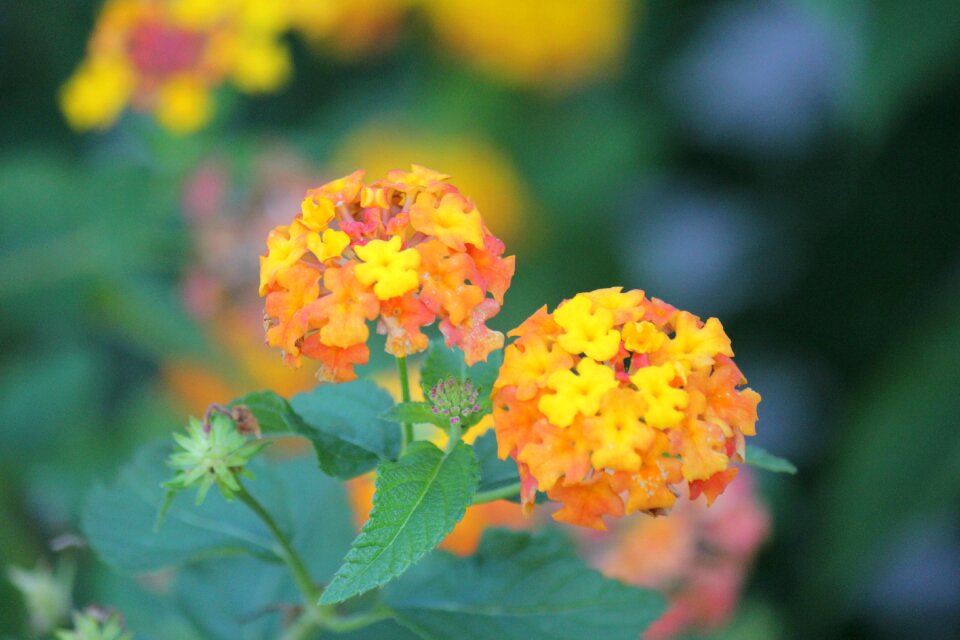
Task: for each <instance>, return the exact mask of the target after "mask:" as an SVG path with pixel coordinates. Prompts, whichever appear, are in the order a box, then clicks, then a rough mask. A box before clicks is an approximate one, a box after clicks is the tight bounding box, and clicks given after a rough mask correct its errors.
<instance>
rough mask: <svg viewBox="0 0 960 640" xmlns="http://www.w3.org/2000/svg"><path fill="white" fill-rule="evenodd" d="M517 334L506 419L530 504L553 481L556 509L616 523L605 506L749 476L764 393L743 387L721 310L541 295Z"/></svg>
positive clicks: (601, 293)
mask: <svg viewBox="0 0 960 640" xmlns="http://www.w3.org/2000/svg"><path fill="white" fill-rule="evenodd" d="M510 335H511V336H516V338H517V340H516V341H515V342H514V343H513V344H511V345H510V346H509V347H507V349H506V351H505V353H504V363H503V367H502V368H501V370H500V376H499V378H498V379H497V381H496V383H495V385H494V396H493V403H494V421H495V424H496V432H497V441H498V447H499V454H500V456H501V457H502V458H506V457H507V456H512V457H513V458H514V459H515V460H516V462H517V465H518V468H519V471H520V476H521V484H522V489H521V499H522V502H523V504H524V505H525V508H526V509H528V510H529V509H531V508H532V507H533V504H534V500H535V498H536V493H537V491H542V492H545V493H546V494H547V496H548V497H549V498H550V499H552V500H554V501H557V502H561V503H563V507H562V508H561V509H559V510H558V511H557V512H556V513H555V514H554V518H555V519H557V520H560V521H563V522H568V523H571V524H578V525H583V526H587V527H592V528H595V529H605V528H606V527H605V524H604V521H603V517H604V516H613V517H620V516H623V515H625V514H629V513H634V512H637V511H642V512H646V513H649V514H653V515H658V514H663V513H665V512H667V511H668V510H669V509H670V508H671V507H672V506H673V505H674V502H675V501H676V499H677V495H678V493H679V491H678V489H677V485H679V484H680V483H682V482H686V483H687V484H688V485H689V493H690V497H691V499H695V498H697V497H698V496H699V495H700V494H701V493H702V494H704V495H705V496H706V498H707V501H708V503H710V502H712V501H713V499H714V498H716V496H718V495H719V494H720V493H722V492H723V490H724V488H725V487H726V485H727V484H728V483H729V482H730V481H731V480H732V479H733V478H734V476H735V475H736V474H737V468H736V467H733V466H731V463H733V462H735V461H742V460H743V452H744V436H752V435H754V433H755V430H754V427H755V422H756V419H757V404H758V403H759V401H760V396H759V394H757V393H756V392H754V391H753V390H751V389H746V388H741V387H742V385H744V384H745V383H746V380H745V378H744V377H743V374H742V373H741V372H740V370H739V369H738V368H737V366H736V365H735V364H734V362H733V360H732V357H733V350H732V348H731V345H730V339H729V338H728V337H727V335H726V334H725V333H724V330H723V327H722V325H721V324H720V321H719V320H717V319H716V318H710V319H709V320H707V321H706V322H705V323H704V322H701V321H700V319H699V318H697V317H696V316H694V315H693V314H691V313H688V312H686V311H681V310H678V309H676V308H675V307H673V306H671V305H669V304H667V303H665V302H662V301H660V300H657V299H655V298H653V299H648V298H647V297H646V296H645V295H644V293H643V292H642V291H637V290H634V291H623V290H622V289H621V288H620V287H616V288H610V289H600V290H597V291H592V292H589V293H581V294H578V295H576V296H575V297H573V298H572V299H570V300H567V301H565V302H563V303H562V304H560V306H559V307H557V309H556V311H554V312H553V313H548V312H547V308H546V307H543V308H541V309H540V310H539V311H537V312H536V313H535V314H534V315H533V316H532V317H530V318H529V319H528V320H527V321H526V322H524V323H523V324H522V325H521V326H519V327H518V328H517V329H515V330H514V331H512V332H511V333H510Z"/></svg>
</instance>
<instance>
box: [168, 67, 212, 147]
mask: <svg viewBox="0 0 960 640" xmlns="http://www.w3.org/2000/svg"><path fill="white" fill-rule="evenodd" d="M212 115H213V100H212V99H211V97H210V90H209V89H208V88H207V86H206V85H204V84H203V83H202V82H201V81H200V80H198V79H196V78H193V77H190V76H186V75H181V76H177V77H175V78H172V79H171V80H170V81H168V82H167V83H166V84H165V85H164V86H163V87H162V88H161V89H160V93H159V96H158V98H157V107H156V117H157V121H158V122H159V123H160V124H162V125H163V126H164V127H166V128H167V129H168V130H169V131H171V132H173V133H177V134H187V133H193V132H194V131H196V130H197V129H199V128H201V127H202V126H203V125H205V124H207V122H208V121H209V120H210V117H211V116H212Z"/></svg>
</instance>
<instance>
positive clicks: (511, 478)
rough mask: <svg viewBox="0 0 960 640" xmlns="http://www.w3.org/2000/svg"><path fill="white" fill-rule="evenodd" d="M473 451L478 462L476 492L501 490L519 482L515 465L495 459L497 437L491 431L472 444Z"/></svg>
mask: <svg viewBox="0 0 960 640" xmlns="http://www.w3.org/2000/svg"><path fill="white" fill-rule="evenodd" d="M473 451H474V453H475V454H476V456H477V460H478V461H479V462H480V487H479V489H477V490H478V491H491V490H494V489H501V488H503V487H506V486H508V485H511V484H516V483H518V482H520V474H519V473H518V472H517V463H516V462H514V461H513V460H511V459H510V458H507V459H506V460H501V459H500V458H498V457H497V436H496V434H495V433H494V432H493V431H488V432H487V433H485V434H483V435H482V436H480V437H479V438H477V440H476V441H475V442H474V443H473Z"/></svg>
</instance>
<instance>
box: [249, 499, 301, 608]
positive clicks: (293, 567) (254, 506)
mask: <svg viewBox="0 0 960 640" xmlns="http://www.w3.org/2000/svg"><path fill="white" fill-rule="evenodd" d="M236 494H237V497H239V498H240V501H241V502H243V504H245V505H247V506H248V507H250V510H251V511H253V512H254V513H255V514H257V517H259V518H260V520H262V521H263V523H264V524H265V525H267V529H269V530H270V533H271V534H272V535H273V537H274V539H275V540H276V541H277V543H278V544H279V545H280V549H281V553H280V558H281V559H282V560H283V562H284V563H285V564H286V565H287V567H288V568H289V569H290V573H292V574H293V580H294V582H296V583H297V588H298V589H299V590H300V595H301V596H303V600H304V604H306V606H307V607H310V608H315V607H316V602H317V600H318V599H319V598H320V592H319V590H318V589H317V585H316V584H314V582H313V579H312V578H311V577H310V572H309V571H307V567H306V565H304V564H303V560H302V559H301V558H300V554H298V553H297V552H296V550H295V549H294V548H293V545H291V544H290V540H288V539H287V536H286V535H285V534H284V533H283V531H281V530H280V527H278V526H277V523H276V522H274V520H273V517H271V515H270V514H269V513H267V510H266V509H264V508H263V505H261V504H260V503H259V502H257V499H256V498H254V497H253V496H252V495H250V493H249V492H248V491H247V489H246V487H244V486H243V485H242V484H241V485H240V491H237V492H236Z"/></svg>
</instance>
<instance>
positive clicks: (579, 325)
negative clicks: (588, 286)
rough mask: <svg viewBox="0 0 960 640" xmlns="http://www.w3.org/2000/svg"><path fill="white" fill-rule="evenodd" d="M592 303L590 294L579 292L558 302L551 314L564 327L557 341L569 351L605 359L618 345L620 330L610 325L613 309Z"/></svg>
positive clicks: (613, 353) (613, 354) (612, 324)
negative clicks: (563, 301)
mask: <svg viewBox="0 0 960 640" xmlns="http://www.w3.org/2000/svg"><path fill="white" fill-rule="evenodd" d="M593 306H594V305H593V303H592V302H591V301H590V298H588V297H587V296H585V295H583V294H578V295H576V296H575V297H574V298H573V300H569V301H567V302H565V303H563V304H562V305H560V308H558V309H557V310H556V312H555V313H554V314H553V318H554V320H556V322H557V324H558V325H560V327H562V328H563V330H564V333H563V334H561V335H560V336H559V337H558V338H557V342H559V343H560V346H561V347H563V348H564V349H566V350H567V351H568V352H570V353H573V354H578V353H585V354H587V355H588V356H589V357H591V358H593V359H594V360H609V359H610V358H612V357H614V356H615V355H617V351H618V350H619V349H620V332H619V331H617V330H615V329H614V328H613V326H614V318H613V313H612V312H611V311H610V310H609V309H607V308H605V307H599V308H597V309H593Z"/></svg>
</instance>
